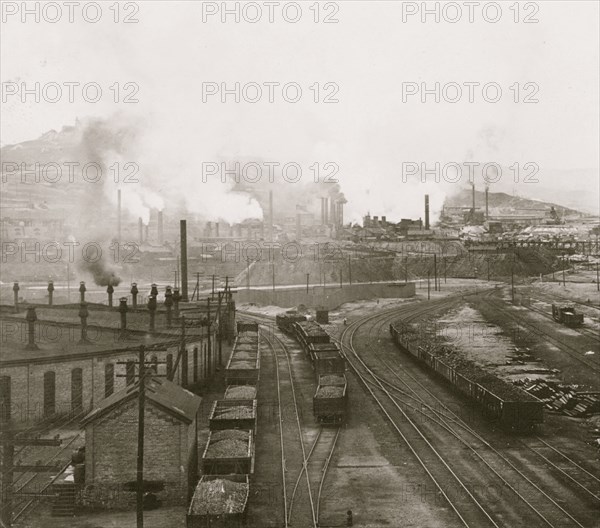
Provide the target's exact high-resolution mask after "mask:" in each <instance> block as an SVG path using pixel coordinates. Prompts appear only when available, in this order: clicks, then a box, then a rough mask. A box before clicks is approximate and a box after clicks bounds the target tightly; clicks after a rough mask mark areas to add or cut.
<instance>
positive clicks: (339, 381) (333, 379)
mask: <svg viewBox="0 0 600 528" xmlns="http://www.w3.org/2000/svg"><path fill="white" fill-rule="evenodd" d="M347 389H348V384H347V383H346V376H345V375H344V374H326V375H323V376H319V385H318V386H317V390H316V392H315V395H314V397H313V414H314V416H315V420H316V421H317V422H319V423H321V424H342V423H344V422H345V421H346V408H347V406H348V390H347Z"/></svg>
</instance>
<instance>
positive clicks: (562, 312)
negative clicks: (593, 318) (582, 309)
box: [552, 304, 583, 327]
mask: <svg viewBox="0 0 600 528" xmlns="http://www.w3.org/2000/svg"><path fill="white" fill-rule="evenodd" d="M552 318H553V319H554V320H555V321H556V322H558V323H561V324H564V325H565V326H570V327H577V326H581V325H582V324H583V314H582V313H577V312H576V311H575V307H574V306H571V305H567V306H557V305H556V304H553V305H552Z"/></svg>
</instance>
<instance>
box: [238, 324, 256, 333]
mask: <svg viewBox="0 0 600 528" xmlns="http://www.w3.org/2000/svg"><path fill="white" fill-rule="evenodd" d="M237 331H238V334H243V333H245V332H253V333H255V334H258V323H252V322H250V321H238V323H237Z"/></svg>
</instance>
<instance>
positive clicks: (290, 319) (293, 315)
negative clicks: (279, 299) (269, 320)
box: [275, 312, 307, 334]
mask: <svg viewBox="0 0 600 528" xmlns="http://www.w3.org/2000/svg"><path fill="white" fill-rule="evenodd" d="M306 320H307V319H306V316H305V315H302V314H299V313H298V312H285V313H283V314H279V315H277V316H275V323H276V324H277V328H279V330H281V331H282V332H285V333H287V334H289V333H292V325H293V324H294V323H298V322H302V321H306Z"/></svg>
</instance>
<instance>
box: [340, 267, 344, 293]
mask: <svg viewBox="0 0 600 528" xmlns="http://www.w3.org/2000/svg"><path fill="white" fill-rule="evenodd" d="M343 272H344V270H343V268H340V290H341V289H342V288H343V283H342V280H343V275H342V273H343Z"/></svg>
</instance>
